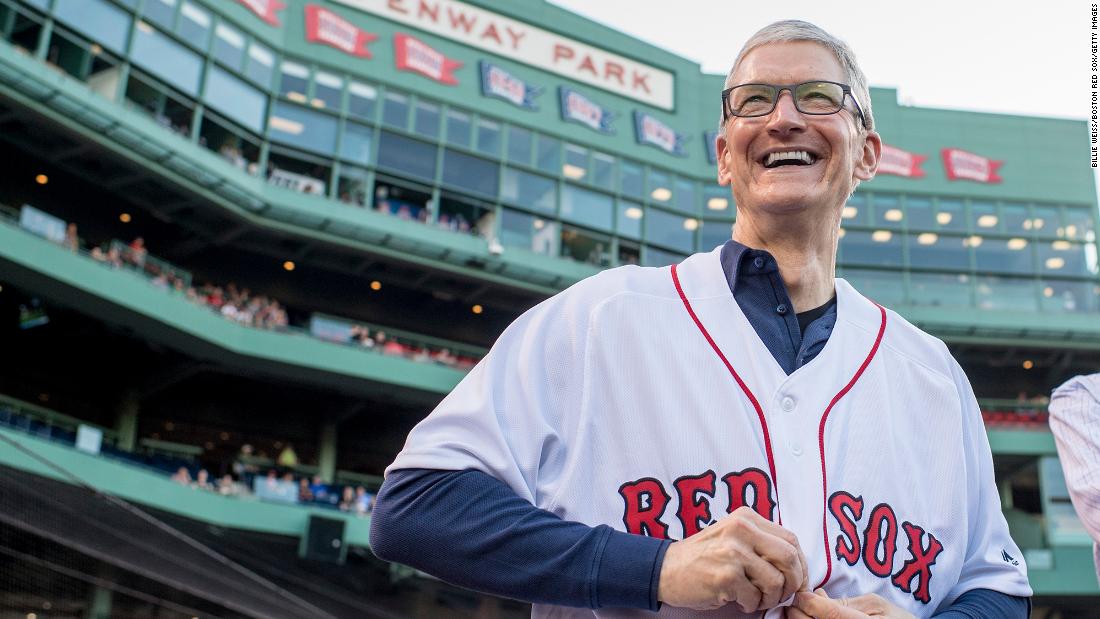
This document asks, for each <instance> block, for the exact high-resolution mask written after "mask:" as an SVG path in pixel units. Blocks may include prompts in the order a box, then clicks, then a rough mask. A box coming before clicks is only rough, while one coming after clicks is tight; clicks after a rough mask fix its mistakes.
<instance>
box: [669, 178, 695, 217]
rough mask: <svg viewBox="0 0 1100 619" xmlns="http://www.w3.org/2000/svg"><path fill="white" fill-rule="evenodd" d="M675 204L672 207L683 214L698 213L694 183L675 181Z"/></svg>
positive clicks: (679, 179)
mask: <svg viewBox="0 0 1100 619" xmlns="http://www.w3.org/2000/svg"><path fill="white" fill-rule="evenodd" d="M675 195H676V202H675V204H674V206H675V207H676V210H678V211H682V212H684V213H691V214H694V213H697V212H698V211H699V204H698V203H697V198H696V196H695V183H693V182H691V181H689V180H687V179H684V178H677V179H676V191H675Z"/></svg>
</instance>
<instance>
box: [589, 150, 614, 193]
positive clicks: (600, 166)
mask: <svg viewBox="0 0 1100 619" xmlns="http://www.w3.org/2000/svg"><path fill="white" fill-rule="evenodd" d="M592 184H594V185H596V186H597V187H601V188H603V189H607V190H608V191H612V190H614V189H615V158H614V157H612V156H611V155H605V154H603V153H592Z"/></svg>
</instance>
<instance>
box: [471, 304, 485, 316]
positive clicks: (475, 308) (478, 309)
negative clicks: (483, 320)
mask: <svg viewBox="0 0 1100 619" xmlns="http://www.w3.org/2000/svg"><path fill="white" fill-rule="evenodd" d="M470 311H471V312H473V313H475V314H480V313H481V312H484V311H485V309H484V308H483V307H481V306H480V305H475V306H473V307H471V308H470Z"/></svg>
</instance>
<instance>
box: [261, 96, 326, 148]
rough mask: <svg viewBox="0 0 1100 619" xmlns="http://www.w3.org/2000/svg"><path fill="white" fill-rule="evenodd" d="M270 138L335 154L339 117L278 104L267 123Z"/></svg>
mask: <svg viewBox="0 0 1100 619" xmlns="http://www.w3.org/2000/svg"><path fill="white" fill-rule="evenodd" d="M268 126H269V128H270V130H271V139H272V141H275V142H282V143H284V144H292V145H294V146H299V147H301V148H304V149H306V150H311V151H313V152H316V153H322V154H326V155H327V154H332V153H335V152H336V117H335V116H330V115H328V114H322V113H320V112H314V111H312V110H309V109H306V108H303V107H299V106H297V105H293V104H290V103H286V102H283V101H276V102H275V105H274V109H273V110H272V112H271V118H270V120H269V121H268Z"/></svg>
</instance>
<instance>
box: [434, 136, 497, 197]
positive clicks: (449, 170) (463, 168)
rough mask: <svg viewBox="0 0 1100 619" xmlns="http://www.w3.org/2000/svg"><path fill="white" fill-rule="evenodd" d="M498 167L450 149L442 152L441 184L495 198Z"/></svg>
mask: <svg viewBox="0 0 1100 619" xmlns="http://www.w3.org/2000/svg"><path fill="white" fill-rule="evenodd" d="M499 170H500V166H498V165H497V164H496V163H494V162H492V161H486V160H484V159H482V158H480V157H474V156H473V155H466V154H463V153H460V152H457V151H453V150H451V149H449V148H448V149H446V150H445V151H444V152H443V184H444V185H447V186H448V187H453V188H456V189H464V190H466V191H469V192H472V193H476V194H480V195H482V196H487V197H490V198H492V197H496V195H497V181H498V174H499V173H500V172H499Z"/></svg>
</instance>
